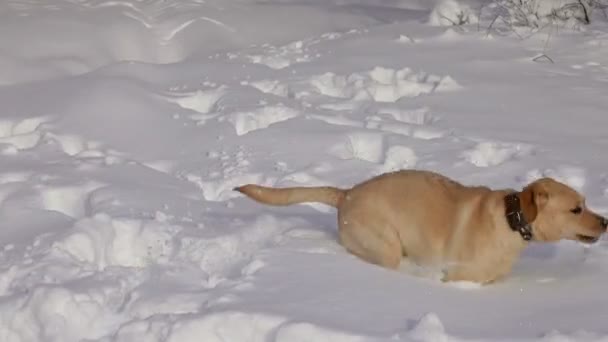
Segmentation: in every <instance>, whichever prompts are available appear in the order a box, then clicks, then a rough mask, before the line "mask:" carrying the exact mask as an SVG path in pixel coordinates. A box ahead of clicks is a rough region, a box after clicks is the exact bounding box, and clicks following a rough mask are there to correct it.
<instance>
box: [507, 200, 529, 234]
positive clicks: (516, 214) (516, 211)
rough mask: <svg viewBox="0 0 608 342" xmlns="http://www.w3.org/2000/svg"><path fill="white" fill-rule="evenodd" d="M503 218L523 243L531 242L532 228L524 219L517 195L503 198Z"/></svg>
mask: <svg viewBox="0 0 608 342" xmlns="http://www.w3.org/2000/svg"><path fill="white" fill-rule="evenodd" d="M505 217H506V218H507V222H508V223H509V227H511V229H512V230H513V231H516V232H519V234H520V235H521V237H522V238H523V239H524V240H525V241H530V240H532V226H531V225H530V223H528V222H527V221H526V218H525V217H524V213H523V211H522V210H521V204H520V203H519V197H518V196H517V193H511V194H508V195H507V196H505Z"/></svg>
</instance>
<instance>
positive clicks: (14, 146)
mask: <svg viewBox="0 0 608 342" xmlns="http://www.w3.org/2000/svg"><path fill="white" fill-rule="evenodd" d="M48 121H49V119H48V118H46V117H32V118H26V119H20V120H19V119H18V120H7V119H3V120H0V145H2V144H4V145H5V148H3V150H2V152H3V154H15V153H17V152H18V151H19V150H27V149H30V148H33V147H35V146H37V145H38V143H39V142H40V141H41V139H42V133H43V132H42V131H41V127H42V126H43V125H44V124H45V123H47V122H48Z"/></svg>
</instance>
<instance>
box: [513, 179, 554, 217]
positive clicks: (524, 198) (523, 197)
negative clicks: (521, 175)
mask: <svg viewBox="0 0 608 342" xmlns="http://www.w3.org/2000/svg"><path fill="white" fill-rule="evenodd" d="M518 197H519V203H520V204H521V211H522V212H523V213H524V217H525V219H526V221H527V222H532V221H534V220H535V219H536V216H537V215H538V212H539V211H540V209H541V208H542V207H543V206H544V205H545V203H547V200H548V199H549V194H548V193H547V191H546V190H545V188H544V187H543V185H542V184H541V182H534V183H531V184H530V185H528V186H527V187H525V188H524V189H523V190H522V191H521V192H520V193H519V195H518Z"/></svg>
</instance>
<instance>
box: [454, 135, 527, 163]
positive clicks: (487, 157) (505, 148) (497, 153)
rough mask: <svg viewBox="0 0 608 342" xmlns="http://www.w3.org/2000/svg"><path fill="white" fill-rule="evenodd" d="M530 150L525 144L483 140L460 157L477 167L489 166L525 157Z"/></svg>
mask: <svg viewBox="0 0 608 342" xmlns="http://www.w3.org/2000/svg"><path fill="white" fill-rule="evenodd" d="M532 152H533V149H532V147H531V146H529V145H526V144H519V143H500V142H493V141H484V142H480V143H477V144H476V145H475V146H474V147H473V148H471V149H469V150H467V151H465V152H464V153H463V154H462V157H463V158H464V159H465V160H466V161H467V162H469V163H471V164H473V165H475V166H477V167H490V166H497V165H500V164H502V163H504V162H507V161H509V160H512V159H516V158H521V157H525V156H527V155H530V154H531V153H532Z"/></svg>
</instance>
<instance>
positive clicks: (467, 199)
mask: <svg viewBox="0 0 608 342" xmlns="http://www.w3.org/2000/svg"><path fill="white" fill-rule="evenodd" d="M234 190H236V191H238V192H240V193H242V194H244V195H246V196H247V197H249V198H251V199H253V200H255V201H257V202H260V203H264V204H267V205H273V206H286V205H292V204H297V203H306V202H309V203H310V202H318V203H324V204H326V205H329V206H332V207H335V208H337V218H338V228H339V230H338V232H339V234H338V236H339V243H340V244H341V245H342V246H343V247H344V248H345V249H346V250H347V251H348V252H350V253H351V254H353V255H355V256H356V257H358V258H360V259H362V260H364V261H366V262H369V263H371V264H375V265H378V266H381V267H384V268H387V269H391V270H396V269H398V267H399V265H400V263H401V262H402V259H403V258H404V257H406V258H409V259H410V260H411V261H412V262H414V263H415V264H417V265H421V266H431V267H436V268H438V269H441V271H442V276H441V280H442V281H444V282H449V281H467V282H474V283H481V284H489V283H492V282H495V281H497V280H500V279H502V278H504V277H505V276H507V275H508V274H509V273H511V270H512V266H513V264H514V263H515V261H516V260H517V259H518V257H519V255H520V254H521V252H522V251H523V249H524V248H525V247H526V246H527V245H528V243H529V242H530V241H535V242H554V241H558V240H561V239H569V240H576V241H580V242H583V243H586V244H590V243H594V242H596V241H597V240H598V239H599V238H600V237H601V235H602V234H603V233H604V232H606V227H607V226H608V220H607V219H606V218H604V217H602V216H600V215H598V214H596V213H594V212H593V211H591V210H590V209H588V208H587V207H586V205H585V198H584V197H583V196H582V195H581V194H579V193H578V192H577V191H575V190H574V189H572V188H571V187H569V186H567V185H565V184H563V183H561V182H559V181H557V180H555V179H552V178H541V179H538V180H536V181H533V182H531V183H529V184H527V185H526V186H525V187H524V188H523V189H522V190H521V191H516V190H513V189H498V190H492V189H490V188H489V187H485V186H465V185H463V184H461V183H459V182H457V181H455V180H453V179H450V178H448V177H446V176H443V175H440V174H439V173H435V172H432V171H424V170H400V171H395V172H390V173H385V174H381V175H378V176H376V177H373V178H371V179H368V180H367V181H364V182H362V183H359V184H357V185H355V186H354V187H352V188H350V189H340V188H336V187H330V186H322V187H291V188H271V187H264V186H259V185H255V184H247V185H244V186H240V187H237V188H235V189H234Z"/></svg>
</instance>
